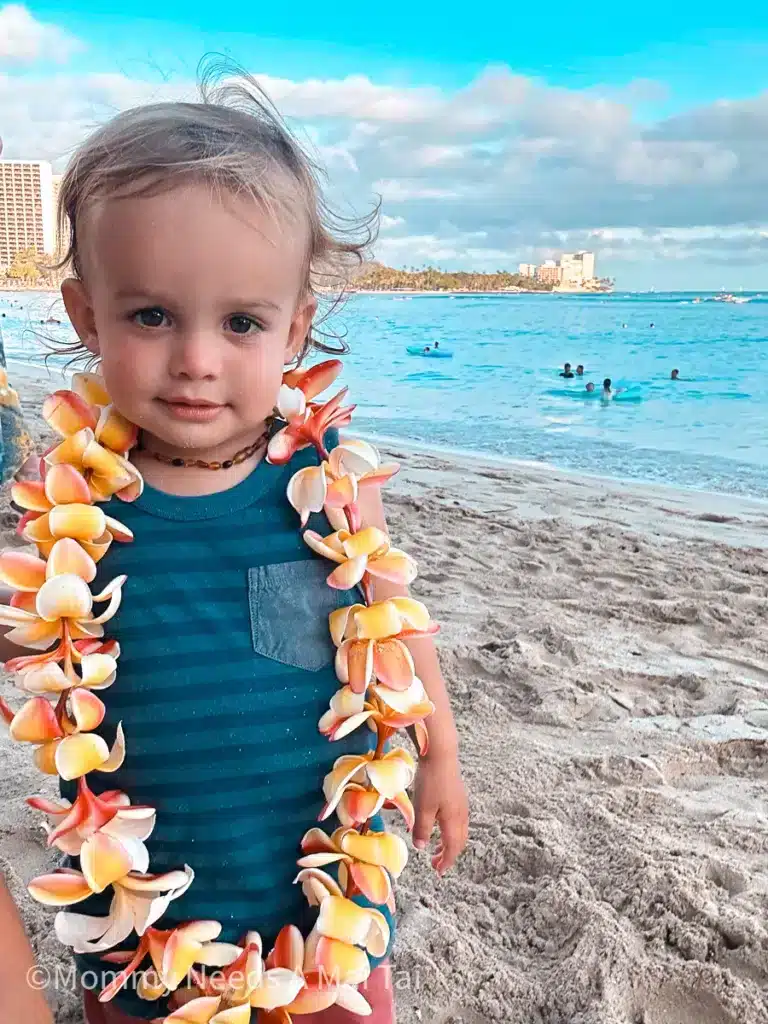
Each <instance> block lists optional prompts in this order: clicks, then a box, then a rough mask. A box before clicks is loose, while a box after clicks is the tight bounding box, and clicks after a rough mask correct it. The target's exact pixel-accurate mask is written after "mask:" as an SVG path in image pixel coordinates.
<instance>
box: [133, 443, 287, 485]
mask: <svg viewBox="0 0 768 1024" xmlns="http://www.w3.org/2000/svg"><path fill="white" fill-rule="evenodd" d="M252 444H253V442H251V445H250V446H249V445H247V443H244V444H243V445H241V446H240V450H243V449H245V448H247V447H251V446H252ZM235 448H237V446H236V445H230V446H228V447H227V450H226V451H223V450H222V451H218V450H217V451H199V452H198V451H194V450H191V449H188V448H185V449H179V450H175V449H170V448H169V447H168V446H167V445H165V444H162V443H160V442H157V441H155V439H154V438H153V437H152V436H151V435H142V437H141V442H140V446H139V447H138V448H136V449H134V451H132V452H131V462H132V463H133V464H134V466H136V468H137V469H138V470H139V472H140V473H141V475H142V476H143V477H144V481H145V483H147V484H149V486H150V487H154V488H155V489H156V490H158V491H163V492H164V493H166V494H175V495H178V496H180V497H189V498H194V497H202V496H204V495H206V494H216V493H218V492H220V491H228V490H230V489H231V488H232V487H236V486H237V484H239V483H241V482H242V481H243V480H245V478H246V477H247V476H250V474H251V473H252V472H253V470H254V469H255V468H256V466H257V465H258V464H259V463H260V462H261V460H262V459H263V458H264V456H265V455H266V448H267V440H266V438H264V442H263V444H260V445H259V447H258V448H257V449H256V451H255V452H253V453H251V454H249V455H248V457H247V458H244V459H243V460H242V461H240V462H234V463H233V465H231V466H227V467H224V466H223V465H222V468H220V469H207V468H202V467H200V466H195V465H192V464H190V463H194V462H196V461H198V460H199V461H201V462H206V463H214V464H219V465H221V464H223V463H224V462H226V461H232V456H233V455H235V454H236V452H235V450H233V449H235ZM157 455H161V456H162V459H158V458H157ZM169 459H170V460H171V462H169V461H168V460H169ZM174 459H182V460H183V462H184V465H173V464H172V461H173V460H174Z"/></svg>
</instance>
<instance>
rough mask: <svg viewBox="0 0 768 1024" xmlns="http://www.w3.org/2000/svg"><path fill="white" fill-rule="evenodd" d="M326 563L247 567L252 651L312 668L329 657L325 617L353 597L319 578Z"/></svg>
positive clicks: (321, 665) (329, 566)
mask: <svg viewBox="0 0 768 1024" xmlns="http://www.w3.org/2000/svg"><path fill="white" fill-rule="evenodd" d="M332 569H333V565H332V563H329V562H326V561H321V560H320V559H314V558H311V559H305V560H303V561H299V562H279V563H277V564H275V565H260V566H258V567H257V568H255V569H249V570H248V602H249V605H250V613H251V638H252V640H253V649H254V650H255V651H256V653H257V654H261V655H262V656H263V657H264V658H272V659H273V660H274V661H279V662H281V664H283V665H291V666H293V667H294V668H301V669H306V670H307V671H309V672H317V671H319V670H320V669H321V668H325V667H326V666H327V665H330V664H331V662H332V661H333V658H334V655H335V651H336V648H335V647H334V644H333V641H332V640H331V635H330V632H329V628H328V616H329V615H330V614H331V612H333V611H336V609H337V608H343V607H344V606H346V605H349V604H354V603H355V600H359V598H358V597H357V596H356V594H355V593H354V592H353V591H339V590H335V589H334V588H333V587H329V586H328V584H327V583H326V582H325V581H326V579H327V577H328V574H329V573H330V572H331V571H332Z"/></svg>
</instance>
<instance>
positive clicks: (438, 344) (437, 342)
mask: <svg viewBox="0 0 768 1024" xmlns="http://www.w3.org/2000/svg"><path fill="white" fill-rule="evenodd" d="M439 348H440V342H439V341H436V342H435V352H437V350H438V349H439Z"/></svg>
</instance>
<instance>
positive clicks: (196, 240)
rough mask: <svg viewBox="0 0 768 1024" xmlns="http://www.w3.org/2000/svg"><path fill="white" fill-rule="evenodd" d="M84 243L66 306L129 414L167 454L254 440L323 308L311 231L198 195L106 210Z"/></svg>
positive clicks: (132, 201)
mask: <svg viewBox="0 0 768 1024" xmlns="http://www.w3.org/2000/svg"><path fill="white" fill-rule="evenodd" d="M82 236H83V241H82V245H83V246H84V251H83V264H84V272H83V273H84V278H85V280H84V282H83V283H79V282H74V281H69V282H66V283H65V286H64V288H63V294H64V299H65V302H66V305H67V311H68V313H69V315H70V317H71V319H72V321H73V323H74V325H75V327H76V329H77V331H78V334H79V335H80V337H81V338H82V340H83V341H84V343H85V344H86V345H87V346H88V348H89V349H90V350H91V351H92V352H94V353H96V354H98V355H99V356H100V357H101V372H102V373H103V374H104V378H105V381H106V384H107V388H108V389H109V392H110V394H111V396H112V398H113V400H114V403H115V405H116V407H117V408H118V409H119V410H120V412H122V413H123V415H124V416H126V417H127V418H128V419H129V420H131V421H132V422H133V423H136V424H138V425H139V426H140V427H141V428H142V429H143V430H145V431H146V432H147V433H148V434H149V435H150V436H151V437H153V438H154V439H155V440H156V442H158V444H156V445H155V447H161V448H163V449H166V450H175V449H185V450H187V451H189V450H194V451H196V452H199V453H200V454H201V457H204V456H203V453H206V454H208V456H209V457H211V458H217V457H219V454H218V453H220V455H221V457H222V458H227V457H228V456H229V455H231V454H232V452H233V451H234V450H235V449H237V448H238V447H241V446H245V445H247V444H248V443H249V442H250V441H253V440H255V439H256V437H257V436H258V432H259V431H260V429H261V427H262V425H263V422H264V419H265V418H266V417H267V416H268V415H269V414H270V413H271V411H272V409H273V407H274V404H275V400H276V398H277V392H278V389H279V387H280V382H281V377H282V371H283V366H284V364H285V363H286V362H288V361H289V360H290V359H291V358H292V356H293V355H294V354H295V353H296V352H297V351H298V350H299V348H300V347H301V344H302V342H303V340H304V338H305V337H306V333H307V330H308V329H309V325H310V323H311V319H312V315H313V313H314V301H313V300H312V299H311V298H310V297H307V296H305V295H304V294H303V284H304V260H305V252H306V237H305V236H304V232H303V231H302V230H301V229H299V228H298V227H296V228H290V227H287V226H281V225H279V224H277V223H276V222H275V220H274V219H273V218H271V217H270V216H269V215H268V214H267V213H265V212H264V211H262V210H261V208H260V207H259V206H258V205H257V204H256V203H254V202H253V201H252V200H249V199H245V198H235V197H233V196H230V195H227V194H224V195H223V196H221V197H218V198H215V197H213V196H212V194H211V191H210V189H207V188H206V187H204V186H188V187H185V188H179V189H174V190H173V191H169V192H163V193H161V194H160V195H157V196H150V197H137V198H126V199H114V200H110V201H107V202H105V203H103V204H100V205H99V206H98V207H96V208H95V209H93V210H92V211H90V212H89V213H88V214H87V216H86V218H85V223H84V225H83V230H82Z"/></svg>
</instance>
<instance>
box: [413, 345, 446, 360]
mask: <svg viewBox="0 0 768 1024" xmlns="http://www.w3.org/2000/svg"><path fill="white" fill-rule="evenodd" d="M425 348H428V349H429V352H425V351H424V349H425ZM406 351H407V352H408V355H409V356H422V357H423V358H424V359H453V352H450V351H449V350H448V349H447V348H433V347H432V346H431V345H409V346H408V348H407V349H406Z"/></svg>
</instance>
